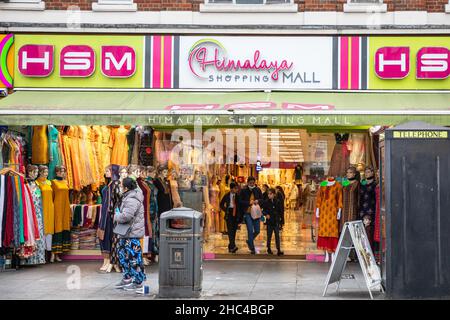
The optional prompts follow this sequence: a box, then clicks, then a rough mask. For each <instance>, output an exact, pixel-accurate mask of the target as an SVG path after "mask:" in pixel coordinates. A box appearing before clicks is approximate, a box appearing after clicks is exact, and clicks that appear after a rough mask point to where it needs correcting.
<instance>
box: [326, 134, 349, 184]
mask: <svg viewBox="0 0 450 320" xmlns="http://www.w3.org/2000/svg"><path fill="white" fill-rule="evenodd" d="M334 136H335V139H336V144H335V146H334V149H333V154H332V155H331V162H330V169H329V170H328V175H329V176H332V177H342V176H344V175H345V171H346V170H347V168H348V167H349V166H350V160H349V158H350V152H349V150H348V147H347V142H348V139H349V136H350V134H348V133H344V134H339V133H335V134H334Z"/></svg>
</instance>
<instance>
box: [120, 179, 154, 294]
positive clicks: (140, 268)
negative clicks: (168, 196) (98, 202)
mask: <svg viewBox="0 0 450 320" xmlns="http://www.w3.org/2000/svg"><path fill="white" fill-rule="evenodd" d="M122 187H123V190H124V193H123V196H122V201H121V204H120V206H119V207H120V208H117V209H116V212H115V214H114V224H115V227H114V229H113V231H114V233H115V234H117V235H118V237H119V243H118V245H117V251H118V252H117V253H118V257H119V262H120V265H121V267H122V269H123V279H122V281H121V282H120V283H118V284H117V285H116V288H118V289H124V290H126V291H135V292H136V293H142V292H143V290H142V288H143V282H144V281H145V280H146V275H145V270H144V262H143V257H142V248H141V242H140V239H141V238H143V237H144V235H145V223H144V204H143V201H144V195H143V194H142V191H140V190H139V189H138V188H137V184H136V181H135V180H133V179H132V178H125V179H124V180H123V182H122Z"/></svg>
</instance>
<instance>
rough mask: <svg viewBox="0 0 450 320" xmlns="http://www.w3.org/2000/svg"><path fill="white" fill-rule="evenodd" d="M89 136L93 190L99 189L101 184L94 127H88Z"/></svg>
mask: <svg viewBox="0 0 450 320" xmlns="http://www.w3.org/2000/svg"><path fill="white" fill-rule="evenodd" d="M87 129H88V132H87V137H88V143H87V144H88V155H89V164H90V167H91V174H92V177H93V178H94V183H93V184H92V187H93V190H94V191H95V190H97V188H98V187H99V185H100V175H99V171H98V158H97V151H96V143H95V142H96V133H95V131H94V129H92V127H88V128H87Z"/></svg>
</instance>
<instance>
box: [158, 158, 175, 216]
mask: <svg viewBox="0 0 450 320" xmlns="http://www.w3.org/2000/svg"><path fill="white" fill-rule="evenodd" d="M168 172H169V170H168V168H167V167H166V166H159V167H158V178H157V179H155V180H154V184H155V187H156V188H157V190H158V194H157V204H158V219H159V217H160V216H161V214H162V213H164V212H166V211H169V210H171V209H172V208H173V201H172V193H171V189H170V182H169V180H168Z"/></svg>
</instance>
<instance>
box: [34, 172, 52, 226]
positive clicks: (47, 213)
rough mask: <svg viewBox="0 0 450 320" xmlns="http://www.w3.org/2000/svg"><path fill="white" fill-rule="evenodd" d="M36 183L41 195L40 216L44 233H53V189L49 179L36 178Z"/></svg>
mask: <svg viewBox="0 0 450 320" xmlns="http://www.w3.org/2000/svg"><path fill="white" fill-rule="evenodd" d="M36 184H37V186H38V187H39V189H40V190H41V195H42V216H43V220H44V234H45V235H47V234H54V233H55V207H54V203H53V189H52V183H51V182H50V180H47V179H43V178H37V179H36Z"/></svg>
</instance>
